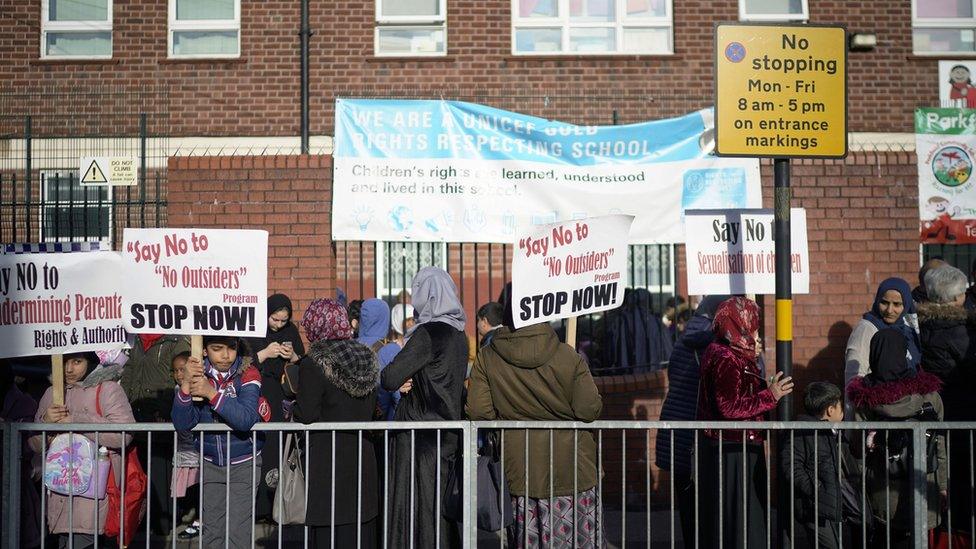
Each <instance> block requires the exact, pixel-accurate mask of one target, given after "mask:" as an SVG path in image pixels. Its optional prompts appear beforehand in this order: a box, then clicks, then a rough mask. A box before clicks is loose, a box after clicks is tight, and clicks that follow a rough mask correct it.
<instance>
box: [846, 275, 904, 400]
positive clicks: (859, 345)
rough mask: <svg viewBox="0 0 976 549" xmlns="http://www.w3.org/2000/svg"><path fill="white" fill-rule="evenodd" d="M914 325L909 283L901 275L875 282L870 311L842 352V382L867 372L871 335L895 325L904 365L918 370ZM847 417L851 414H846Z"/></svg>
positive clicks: (862, 318)
mask: <svg viewBox="0 0 976 549" xmlns="http://www.w3.org/2000/svg"><path fill="white" fill-rule="evenodd" d="M917 327H918V324H917V322H916V316H915V302H914V301H913V299H912V289H911V286H910V285H909V284H908V282H906V281H905V280H902V279H900V278H888V279H885V280H883V281H882V282H881V284H880V285H878V291H877V292H876V293H875V295H874V304H873V305H871V310H870V311H868V312H866V313H864V316H863V317H861V321H860V322H858V323H857V326H855V327H854V331H853V332H851V336H850V337H849V338H848V339H847V350H846V351H845V353H844V360H845V363H846V367H845V369H844V385H847V384H848V383H850V381H851V379H853V378H854V377H855V376H863V375H867V373H868V355H869V354H870V352H871V338H872V337H874V334H876V333H878V331H879V330H883V329H885V328H894V329H896V330H897V331H898V332H899V333H900V334H902V336H903V337H904V338H905V345H906V349H907V351H906V353H905V361H906V364H907V365H908V366H909V367H911V368H912V369H914V370H917V369H918V365H919V363H920V362H921V360H922V352H921V350H920V349H921V345H920V343H919V336H918V330H917ZM848 412H850V410H848ZM848 417H850V414H849V413H848Z"/></svg>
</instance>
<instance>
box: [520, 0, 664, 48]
mask: <svg viewBox="0 0 976 549" xmlns="http://www.w3.org/2000/svg"><path fill="white" fill-rule="evenodd" d="M671 18H672V11H671V0H512V52H513V53H515V54H523V55H525V54H527V55H559V54H571V55H600V54H615V53H626V54H670V53H674V42H673V36H672V34H673V33H672V21H671Z"/></svg>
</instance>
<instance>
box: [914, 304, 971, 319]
mask: <svg viewBox="0 0 976 549" xmlns="http://www.w3.org/2000/svg"><path fill="white" fill-rule="evenodd" d="M917 310H918V323H919V324H930V323H936V322H938V323H944V324H964V323H965V322H966V320H967V319H968V318H969V311H967V310H966V309H964V308H962V307H960V306H958V305H954V304H952V303H931V302H926V303H920V304H919V305H918V306H917Z"/></svg>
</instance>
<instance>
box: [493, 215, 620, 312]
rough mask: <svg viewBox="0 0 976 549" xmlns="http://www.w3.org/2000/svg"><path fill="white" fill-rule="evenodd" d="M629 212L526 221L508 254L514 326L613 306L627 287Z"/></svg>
mask: <svg viewBox="0 0 976 549" xmlns="http://www.w3.org/2000/svg"><path fill="white" fill-rule="evenodd" d="M633 222H634V218H633V216H629V215H608V216H603V217H591V218H588V219H581V220H578V221H567V222H564V223H553V224H549V225H540V226H537V227H529V228H528V229H526V230H525V232H523V233H520V234H519V237H518V239H517V240H516V242H515V252H514V254H513V256H512V303H513V305H514V307H513V311H512V312H513V314H514V316H515V318H514V320H515V327H516V328H521V327H522V326H528V325H530V324H538V323H540V322H547V321H550V320H559V319H561V318H569V317H573V316H580V315H585V314H590V313H597V312H600V311H606V310H609V309H614V308H616V307H618V306H619V305H620V304H621V303H623V299H624V289H625V288H626V287H627V237H628V233H629V232H630V227H631V225H632V224H633Z"/></svg>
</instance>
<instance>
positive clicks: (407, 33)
mask: <svg viewBox="0 0 976 549" xmlns="http://www.w3.org/2000/svg"><path fill="white" fill-rule="evenodd" d="M374 40H375V46H374V50H373V51H375V52H376V55H377V56H383V55H386V56H437V55H446V54H447V0H376V34H375V38H374Z"/></svg>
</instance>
